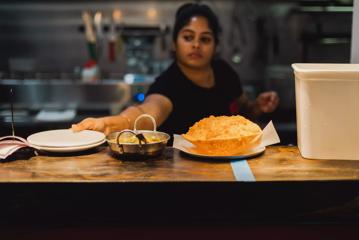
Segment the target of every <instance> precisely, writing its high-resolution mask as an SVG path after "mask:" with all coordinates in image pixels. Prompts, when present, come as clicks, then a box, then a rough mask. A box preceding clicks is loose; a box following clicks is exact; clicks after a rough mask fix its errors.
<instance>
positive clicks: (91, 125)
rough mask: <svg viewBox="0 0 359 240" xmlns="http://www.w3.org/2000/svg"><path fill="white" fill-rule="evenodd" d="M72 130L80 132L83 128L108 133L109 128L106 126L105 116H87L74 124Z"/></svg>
mask: <svg viewBox="0 0 359 240" xmlns="http://www.w3.org/2000/svg"><path fill="white" fill-rule="evenodd" d="M71 129H72V131H74V132H79V131H82V130H94V131H99V132H103V133H105V134H108V133H109V132H110V131H109V128H108V127H106V124H105V120H104V119H103V118H85V119H84V120H82V121H81V122H79V123H77V124H72V126H71Z"/></svg>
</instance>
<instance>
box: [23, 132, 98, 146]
mask: <svg viewBox="0 0 359 240" xmlns="http://www.w3.org/2000/svg"><path fill="white" fill-rule="evenodd" d="M104 140H105V134H103V133H101V132H97V131H91V130H84V131H81V132H76V133H75V132H73V131H72V130H71V129H58V130H50V131H44V132H38V133H34V134H32V135H30V136H29V137H28V138H27V141H28V142H29V143H30V144H31V145H36V146H39V147H50V148H68V147H70V148H74V147H81V146H88V145H91V144H96V143H99V142H103V141H104Z"/></svg>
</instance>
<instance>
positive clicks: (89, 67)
mask: <svg viewBox="0 0 359 240" xmlns="http://www.w3.org/2000/svg"><path fill="white" fill-rule="evenodd" d="M184 2H187V1H175V0H157V1H144V0H142V1H141V0H118V1H110V0H103V1H94V0H92V1H91V0H81V1H80V0H73V1H70V0H63V1H51V0H47V1H45V0H43V1H25V0H24V1H7V2H5V1H2V2H0V53H1V54H0V136H3V135H8V134H11V125H10V122H11V111H10V110H11V104H10V103H11V101H13V102H14V120H15V131H16V132H15V133H16V135H19V136H23V137H26V136H28V135H29V134H30V133H33V132H37V131H42V130H46V129H53V128H67V127H70V125H71V123H73V122H77V121H79V120H81V119H82V118H84V117H87V116H103V115H107V114H116V113H118V112H119V111H121V110H122V109H123V108H124V107H126V106H127V105H129V104H131V103H134V102H141V101H143V98H144V93H145V92H146V90H147V87H148V86H149V84H151V82H152V81H153V80H154V78H155V77H156V76H157V75H158V74H160V73H161V71H163V70H164V69H165V68H166V67H167V66H168V65H169V64H170V63H171V61H172V59H171V31H172V29H171V26H172V23H173V20H174V18H173V16H174V14H175V11H176V10H177V8H178V7H179V6H180V5H181V4H183V3H184ZM201 2H204V3H206V4H208V5H210V6H211V7H212V8H213V10H214V11H215V12H216V13H217V14H218V16H219V18H220V21H221V25H222V27H223V33H222V36H221V40H220V49H219V54H220V56H221V57H223V58H224V59H226V60H227V61H228V62H230V64H231V65H232V66H233V67H234V68H235V69H236V71H237V72H238V74H239V75H240V77H241V80H242V83H243V84H244V87H245V90H246V92H247V94H248V95H249V96H250V97H252V98H254V97H255V96H256V95H257V94H258V93H259V92H261V91H266V90H275V91H277V92H278V94H279V96H280V98H281V102H280V106H279V108H278V110H277V111H276V112H274V113H272V114H269V115H267V116H264V117H262V118H261V119H260V122H261V123H262V124H264V123H266V122H267V121H268V120H270V119H272V120H273V121H274V124H275V126H276V128H277V130H278V132H279V134H280V137H281V139H282V143H283V144H296V125H295V95H294V77H293V71H292V69H291V64H292V63H296V62H315V63H349V61H350V46H351V27H352V9H353V7H352V6H353V2H352V0H341V1H339V0H336V1H334V0H318V1H307V0H301V1H299V0H298V1H294V0H293V1H289V0H288V1H273V0H261V1H260V0H212V1H201ZM91 29H92V30H93V31H91ZM91 58H92V59H94V60H95V61H91V60H90V59H91ZM10 89H12V90H13V93H12V94H11V93H10ZM184 117H185V116H184Z"/></svg>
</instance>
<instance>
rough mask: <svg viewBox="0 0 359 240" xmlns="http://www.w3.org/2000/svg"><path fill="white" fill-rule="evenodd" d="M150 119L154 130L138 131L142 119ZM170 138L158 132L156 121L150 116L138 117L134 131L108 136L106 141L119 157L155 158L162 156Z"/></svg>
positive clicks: (123, 131)
mask: <svg viewBox="0 0 359 240" xmlns="http://www.w3.org/2000/svg"><path fill="white" fill-rule="evenodd" d="M145 117H146V118H149V119H151V121H152V124H153V130H152V131H151V130H137V123H138V122H139V120H140V119H142V118H145ZM169 139H170V136H169V135H168V134H167V133H164V132H158V131H156V121H155V119H154V118H153V117H152V116H151V115H149V114H142V115H140V116H138V117H137V118H136V120H135V123H134V130H129V129H126V130H122V131H120V132H113V133H110V134H109V135H107V137H106V140H107V143H108V145H109V146H110V149H111V151H112V152H113V153H114V154H115V155H118V156H125V157H153V156H157V155H160V154H161V153H162V152H163V150H164V149H165V147H166V145H167V141H168V140H169Z"/></svg>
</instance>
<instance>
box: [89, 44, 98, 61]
mask: <svg viewBox="0 0 359 240" xmlns="http://www.w3.org/2000/svg"><path fill="white" fill-rule="evenodd" d="M87 48H88V51H89V55H90V58H91V59H93V60H97V54H96V44H95V43H92V42H87Z"/></svg>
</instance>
